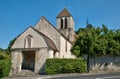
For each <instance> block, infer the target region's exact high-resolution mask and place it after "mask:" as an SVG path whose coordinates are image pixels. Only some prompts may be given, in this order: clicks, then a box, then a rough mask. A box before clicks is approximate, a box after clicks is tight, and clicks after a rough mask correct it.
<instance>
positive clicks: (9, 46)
mask: <svg viewBox="0 0 120 79" xmlns="http://www.w3.org/2000/svg"><path fill="white" fill-rule="evenodd" d="M15 40H16V38H14V39H13V40H11V41H10V43H9V45H8V48H7V49H6V51H7V52H8V53H10V52H11V47H12V45H13V44H14V42H15Z"/></svg>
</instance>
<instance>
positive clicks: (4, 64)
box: [0, 52, 11, 78]
mask: <svg viewBox="0 0 120 79" xmlns="http://www.w3.org/2000/svg"><path fill="white" fill-rule="evenodd" d="M10 69H11V60H10V56H9V55H7V54H5V53H1V52H0V78H2V77H5V76H8V75H9V72H10Z"/></svg>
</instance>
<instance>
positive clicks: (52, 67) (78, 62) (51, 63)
mask: <svg viewBox="0 0 120 79" xmlns="http://www.w3.org/2000/svg"><path fill="white" fill-rule="evenodd" d="M45 70H46V73H47V74H58V73H82V72H86V62H85V61H84V60H83V59H79V58H76V59H58V58H55V59H47V60H46V69H45Z"/></svg>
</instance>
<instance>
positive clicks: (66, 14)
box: [57, 8, 71, 18]
mask: <svg viewBox="0 0 120 79" xmlns="http://www.w3.org/2000/svg"><path fill="white" fill-rule="evenodd" d="M69 16H71V14H70V13H69V12H68V10H67V9H66V8H64V9H63V10H62V11H61V12H60V14H59V15H58V16H57V18H60V17H69Z"/></svg>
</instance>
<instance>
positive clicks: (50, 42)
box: [31, 27, 58, 51]
mask: <svg viewBox="0 0 120 79" xmlns="http://www.w3.org/2000/svg"><path fill="white" fill-rule="evenodd" d="M31 28H32V29H33V30H34V31H36V32H37V33H38V34H40V35H42V36H43V38H44V40H45V41H46V44H47V45H48V47H49V48H51V49H52V50H55V51H58V49H57V47H56V46H55V44H54V42H53V41H52V40H51V39H49V38H48V37H47V36H46V35H44V34H43V33H41V32H40V31H38V30H36V29H35V28H33V27H31Z"/></svg>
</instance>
